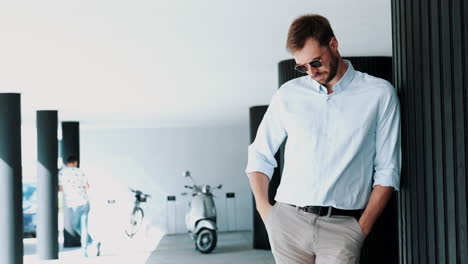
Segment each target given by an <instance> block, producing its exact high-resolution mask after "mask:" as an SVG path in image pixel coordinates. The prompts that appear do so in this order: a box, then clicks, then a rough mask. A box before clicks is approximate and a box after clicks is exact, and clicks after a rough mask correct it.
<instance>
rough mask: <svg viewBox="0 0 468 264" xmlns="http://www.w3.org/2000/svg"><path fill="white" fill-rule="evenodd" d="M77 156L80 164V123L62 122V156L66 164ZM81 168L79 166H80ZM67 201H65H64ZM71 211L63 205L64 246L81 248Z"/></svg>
mask: <svg viewBox="0 0 468 264" xmlns="http://www.w3.org/2000/svg"><path fill="white" fill-rule="evenodd" d="M70 155H75V156H76V157H77V158H78V164H79V162H80V123H79V122H62V141H61V143H60V156H61V157H62V160H63V162H64V163H66V161H67V158H68V156H70ZM78 166H79V165H78ZM64 201H65V200H64ZM70 210H71V209H70V208H68V207H67V206H66V204H65V203H64V204H63V226H64V230H63V240H64V241H63V246H64V247H79V246H81V242H80V235H79V234H77V233H76V232H75V231H73V226H72V221H71V211H70Z"/></svg>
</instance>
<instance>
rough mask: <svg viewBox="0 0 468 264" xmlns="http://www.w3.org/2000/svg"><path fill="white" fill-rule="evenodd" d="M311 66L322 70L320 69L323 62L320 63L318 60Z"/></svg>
mask: <svg viewBox="0 0 468 264" xmlns="http://www.w3.org/2000/svg"><path fill="white" fill-rule="evenodd" d="M310 66H312V67H314V68H320V67H322V62H321V61H319V60H316V61H313V62H311V63H310Z"/></svg>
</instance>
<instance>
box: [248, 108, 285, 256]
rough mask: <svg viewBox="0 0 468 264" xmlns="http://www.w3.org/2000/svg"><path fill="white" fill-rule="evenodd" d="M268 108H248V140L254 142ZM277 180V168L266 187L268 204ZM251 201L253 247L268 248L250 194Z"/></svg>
mask: <svg viewBox="0 0 468 264" xmlns="http://www.w3.org/2000/svg"><path fill="white" fill-rule="evenodd" d="M267 108H268V105H262V106H253V107H251V108H250V142H251V143H252V142H254V140H255V136H256V135H257V130H258V126H259V125H260V123H261V122H262V119H263V116H264V115H265V112H266V110H267ZM275 158H276V159H277V162H278V164H280V163H279V159H278V155H276V156H275ZM278 180H279V171H278V168H276V169H275V171H274V172H273V176H272V179H271V181H270V184H269V187H268V200H269V201H270V204H275V200H274V198H275V195H276V189H277V187H278V186H277V184H276V183H277V182H278ZM252 197H253V198H252V201H253V233H252V235H253V240H252V241H253V248H256V249H270V248H271V247H270V242H269V240H268V233H267V231H266V228H265V224H264V223H263V220H262V218H261V216H260V214H259V213H258V211H257V208H256V202H255V196H253V195H252Z"/></svg>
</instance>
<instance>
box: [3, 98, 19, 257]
mask: <svg viewBox="0 0 468 264" xmlns="http://www.w3.org/2000/svg"><path fill="white" fill-rule="evenodd" d="M22 202H23V199H22V169H21V95H20V94H14V93H0V263H9V264H21V263H23V212H22V208H23V205H22V204H23V203H22Z"/></svg>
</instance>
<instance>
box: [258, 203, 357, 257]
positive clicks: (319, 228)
mask: <svg viewBox="0 0 468 264" xmlns="http://www.w3.org/2000/svg"><path fill="white" fill-rule="evenodd" d="M265 226H266V229H267V232H268V236H269V240H270V245H271V251H272V253H273V257H274V258H275V261H276V263H278V264H296V263H297V264H306V263H307V264H342V263H343V264H345V263H346V264H351V263H353V264H354V263H359V257H360V254H361V247H362V244H363V242H364V234H363V233H362V230H361V227H360V226H359V223H358V222H357V220H356V219H355V218H354V217H352V216H335V215H334V216H317V215H315V214H312V213H306V212H303V211H299V210H298V209H297V208H295V207H292V206H290V205H288V204H284V203H280V202H277V203H276V204H275V205H274V206H273V208H272V209H271V210H270V212H268V215H267V216H266V220H265Z"/></svg>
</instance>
